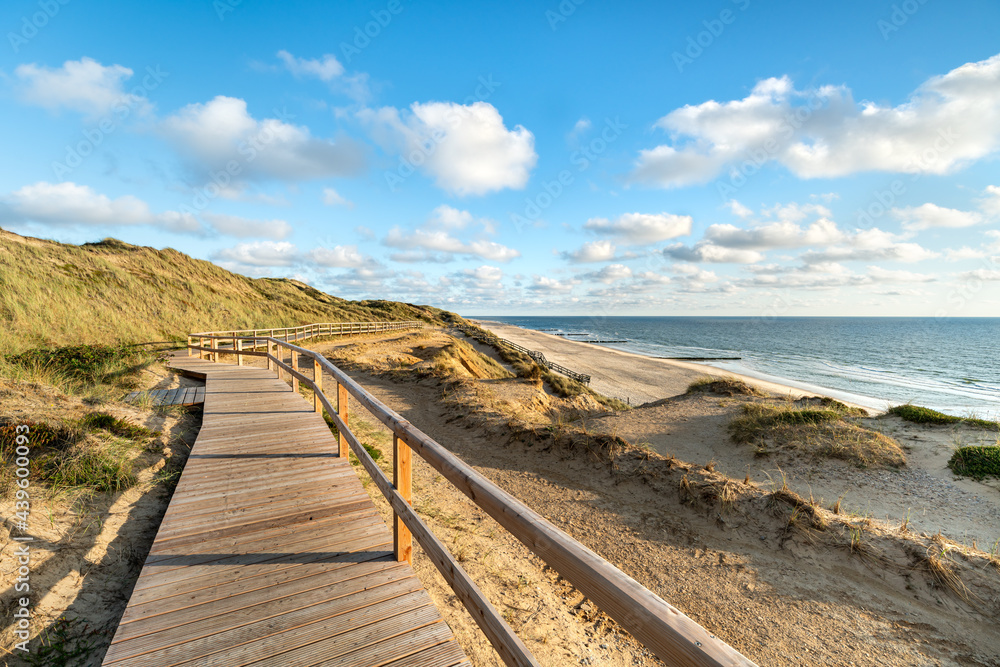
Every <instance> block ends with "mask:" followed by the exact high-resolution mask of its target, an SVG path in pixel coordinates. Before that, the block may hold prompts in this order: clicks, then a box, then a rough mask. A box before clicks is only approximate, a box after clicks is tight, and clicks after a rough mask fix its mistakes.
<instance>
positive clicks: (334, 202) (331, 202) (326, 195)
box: [323, 188, 354, 208]
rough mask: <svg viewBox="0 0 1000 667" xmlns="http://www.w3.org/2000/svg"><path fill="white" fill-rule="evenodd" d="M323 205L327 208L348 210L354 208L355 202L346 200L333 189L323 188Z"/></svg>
mask: <svg viewBox="0 0 1000 667" xmlns="http://www.w3.org/2000/svg"><path fill="white" fill-rule="evenodd" d="M323 203H324V204H326V205H327V206H346V207H347V208H354V202H352V201H348V200H347V199H344V197H343V196H341V194H340V193H339V192H337V191H336V190H334V189H333V188H323Z"/></svg>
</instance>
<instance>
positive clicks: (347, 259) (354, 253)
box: [304, 245, 370, 268]
mask: <svg viewBox="0 0 1000 667" xmlns="http://www.w3.org/2000/svg"><path fill="white" fill-rule="evenodd" d="M304 259H305V260H306V261H308V262H310V263H312V264H316V265H318V266H326V267H338V268H356V267H361V266H363V265H364V264H366V263H370V260H369V259H368V258H366V257H365V256H364V255H362V254H361V253H360V252H358V247H357V246H354V245H347V246H343V245H338V246H333V247H332V248H323V247H319V248H313V249H312V250H310V251H309V252H307V253H306V254H305V256H304Z"/></svg>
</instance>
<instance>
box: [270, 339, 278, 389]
mask: <svg viewBox="0 0 1000 667" xmlns="http://www.w3.org/2000/svg"><path fill="white" fill-rule="evenodd" d="M269 346H270V344H269ZM279 350H281V346H280V345H278V341H274V374H275V375H277V376H278V379H279V380H280V379H281V366H279V365H278V361H279V360H280V357H279V356H278V354H279ZM268 351H270V350H268Z"/></svg>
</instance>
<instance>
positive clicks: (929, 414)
mask: <svg viewBox="0 0 1000 667" xmlns="http://www.w3.org/2000/svg"><path fill="white" fill-rule="evenodd" d="M886 414H890V415H895V416H897V417H899V418H900V419H904V420H906V421H909V422H914V423H916V424H938V425H945V424H968V425H969V426H978V427H979V428H984V429H987V430H990V431H1000V423H997V422H995V421H990V420H988V419H976V418H975V417H955V416H954V415H946V414H944V413H943V412H938V411H937V410H931V409H930V408H922V407H920V406H918V405H910V404H909V403H906V404H905V405H897V406H894V407H891V408H889V410H888V412H887V413H886Z"/></svg>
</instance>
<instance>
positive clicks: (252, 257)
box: [212, 241, 299, 267]
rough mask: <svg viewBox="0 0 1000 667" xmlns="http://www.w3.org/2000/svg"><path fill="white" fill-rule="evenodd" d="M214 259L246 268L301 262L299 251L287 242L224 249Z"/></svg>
mask: <svg viewBox="0 0 1000 667" xmlns="http://www.w3.org/2000/svg"><path fill="white" fill-rule="evenodd" d="M212 259H213V260H221V261H224V262H233V263H235V264H241V265H244V266H258V267H271V266H292V265H293V264H296V263H297V262H298V261H299V251H298V248H296V247H295V246H294V245H293V244H291V243H288V242H287V241H257V242H255V243H240V244H237V245H236V246H234V247H232V248H223V249H221V250H219V251H218V252H215V253H213V255H212Z"/></svg>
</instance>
